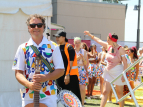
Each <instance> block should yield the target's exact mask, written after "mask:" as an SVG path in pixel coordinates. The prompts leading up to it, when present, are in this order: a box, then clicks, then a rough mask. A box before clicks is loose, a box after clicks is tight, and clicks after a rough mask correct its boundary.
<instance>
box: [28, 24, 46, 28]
mask: <svg viewBox="0 0 143 107" xmlns="http://www.w3.org/2000/svg"><path fill="white" fill-rule="evenodd" d="M36 26H37V27H38V28H41V27H42V26H43V23H37V24H30V27H31V28H35V27H36Z"/></svg>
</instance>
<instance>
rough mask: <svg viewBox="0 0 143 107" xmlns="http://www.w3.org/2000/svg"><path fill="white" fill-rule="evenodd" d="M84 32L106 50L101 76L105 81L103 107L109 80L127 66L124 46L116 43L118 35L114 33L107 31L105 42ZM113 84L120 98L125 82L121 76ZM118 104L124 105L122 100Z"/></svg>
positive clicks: (122, 106)
mask: <svg viewBox="0 0 143 107" xmlns="http://www.w3.org/2000/svg"><path fill="white" fill-rule="evenodd" d="M84 34H85V35H88V36H90V37H91V38H92V39H93V40H94V41H95V42H97V43H98V44H100V45H102V46H103V47H105V48H106V49H107V50H108V53H107V54H106V59H107V66H106V67H105V69H104V73H103V76H102V77H103V78H104V81H105V83H104V90H103V97H102V99H101V105H100V107H104V106H105V105H106V102H107V97H108V94H109V92H110V89H111V85H110V82H111V81H112V80H113V79H115V78H116V77H117V76H118V75H119V74H121V73H122V72H123V71H124V70H125V69H126V68H127V60H126V58H125V54H126V53H125V50H124V48H123V47H121V46H120V45H118V44H117V40H118V36H117V35H116V34H111V33H109V35H108V37H107V42H104V41H102V40H101V39H99V38H97V37H95V36H93V35H92V34H90V33H89V31H84ZM122 63H123V64H122ZM114 84H115V85H116V91H117V95H118V98H119V99H120V98H121V97H122V96H123V86H124V85H125V84H126V83H125V80H124V78H123V76H122V77H121V78H119V79H117V80H116V81H115V82H114ZM119 105H120V107H124V101H122V102H120V103H119Z"/></svg>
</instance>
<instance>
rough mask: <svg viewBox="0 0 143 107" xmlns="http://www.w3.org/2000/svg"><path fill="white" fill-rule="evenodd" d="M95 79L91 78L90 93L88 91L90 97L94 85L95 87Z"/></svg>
mask: <svg viewBox="0 0 143 107" xmlns="http://www.w3.org/2000/svg"><path fill="white" fill-rule="evenodd" d="M95 79H96V78H95V77H92V80H91V91H90V96H92V92H93V89H94V85H95V82H96V81H95Z"/></svg>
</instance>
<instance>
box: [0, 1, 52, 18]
mask: <svg viewBox="0 0 143 107" xmlns="http://www.w3.org/2000/svg"><path fill="white" fill-rule="evenodd" d="M51 2H52V1H51V0H0V13H10V14H15V13H17V12H18V11H19V9H21V10H22V11H23V12H24V13H25V14H27V15H30V14H35V13H36V14H41V15H43V16H52V3H51Z"/></svg>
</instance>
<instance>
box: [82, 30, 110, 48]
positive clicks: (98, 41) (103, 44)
mask: <svg viewBox="0 0 143 107" xmlns="http://www.w3.org/2000/svg"><path fill="white" fill-rule="evenodd" d="M84 34H85V35H88V36H90V37H91V38H92V39H93V40H94V41H95V42H97V43H98V44H100V45H102V46H103V47H105V48H106V49H107V46H108V44H107V42H104V41H102V40H101V39H99V38H97V37H95V36H94V35H92V34H90V33H89V31H84Z"/></svg>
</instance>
